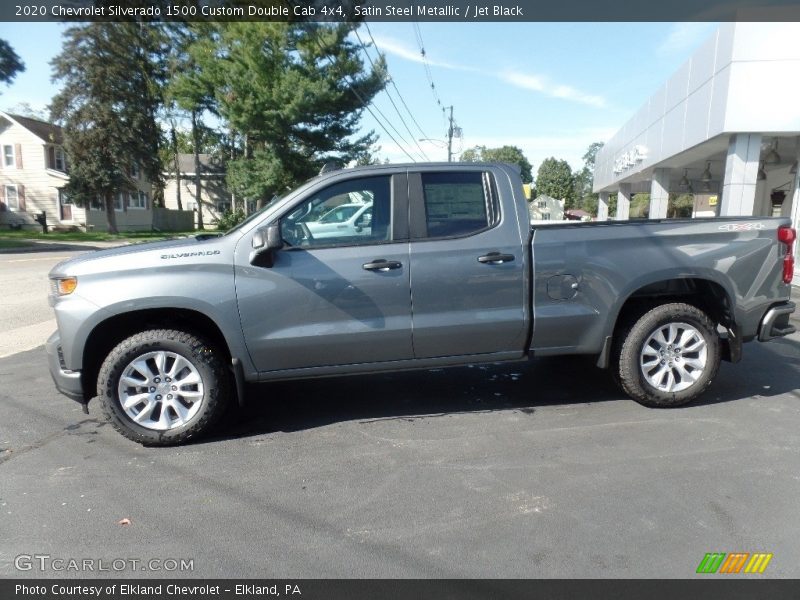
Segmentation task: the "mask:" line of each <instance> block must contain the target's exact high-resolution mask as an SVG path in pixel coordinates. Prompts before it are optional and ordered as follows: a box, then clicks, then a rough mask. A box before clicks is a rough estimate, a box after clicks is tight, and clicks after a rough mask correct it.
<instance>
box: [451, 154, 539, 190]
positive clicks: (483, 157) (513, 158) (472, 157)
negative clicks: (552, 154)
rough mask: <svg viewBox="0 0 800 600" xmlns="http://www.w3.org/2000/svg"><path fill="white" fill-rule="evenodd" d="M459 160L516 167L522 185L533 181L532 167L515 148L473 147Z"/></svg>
mask: <svg viewBox="0 0 800 600" xmlns="http://www.w3.org/2000/svg"><path fill="white" fill-rule="evenodd" d="M461 160H462V161H464V162H503V163H509V164H512V165H518V166H519V169H520V177H522V183H531V182H532V181H533V166H532V165H531V163H530V162H528V159H527V158H525V154H524V153H523V152H522V150H520V149H519V148H518V147H517V146H502V147H500V148H487V147H486V146H474V147H472V148H467V149H466V150H464V152H462V153H461Z"/></svg>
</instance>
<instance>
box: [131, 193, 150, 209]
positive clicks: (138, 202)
mask: <svg viewBox="0 0 800 600" xmlns="http://www.w3.org/2000/svg"><path fill="white" fill-rule="evenodd" d="M128 207H129V208H136V209H146V208H147V192H143V191H141V190H139V191H138V192H132V193H131V194H130V196H128Z"/></svg>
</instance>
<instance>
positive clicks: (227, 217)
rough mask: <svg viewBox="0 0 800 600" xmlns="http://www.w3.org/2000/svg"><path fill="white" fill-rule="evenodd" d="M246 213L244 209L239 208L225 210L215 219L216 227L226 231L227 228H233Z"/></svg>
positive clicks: (242, 219)
mask: <svg viewBox="0 0 800 600" xmlns="http://www.w3.org/2000/svg"><path fill="white" fill-rule="evenodd" d="M246 216H247V215H245V214H244V211H243V210H242V209H241V208H237V209H236V210H226V211H225V212H224V213H222V216H221V217H220V218H219V221H217V229H219V230H220V231H228V230H229V229H233V228H234V227H236V226H237V225H238V224H239V223H241V222H242V221H244V219H245V217H246Z"/></svg>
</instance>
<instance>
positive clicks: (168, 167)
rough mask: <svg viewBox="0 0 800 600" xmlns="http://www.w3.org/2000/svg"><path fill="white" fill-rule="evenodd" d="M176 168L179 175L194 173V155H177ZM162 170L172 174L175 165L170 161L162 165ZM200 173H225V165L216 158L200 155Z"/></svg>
mask: <svg viewBox="0 0 800 600" xmlns="http://www.w3.org/2000/svg"><path fill="white" fill-rule="evenodd" d="M178 168H179V169H180V171H181V173H182V174H184V175H187V174H189V173H192V174H193V173H194V154H182V153H179V154H178ZM164 170H165V171H167V172H168V173H174V171H175V163H174V162H172V161H171V160H169V161H167V163H166V164H165V165H164ZM200 172H201V173H216V174H220V175H221V174H223V173H225V165H223V164H222V161H220V160H219V158H217V157H216V156H214V155H212V154H200Z"/></svg>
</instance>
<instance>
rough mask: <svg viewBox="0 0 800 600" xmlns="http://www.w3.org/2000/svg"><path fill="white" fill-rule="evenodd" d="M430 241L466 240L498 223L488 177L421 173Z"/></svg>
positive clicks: (448, 173) (469, 174)
mask: <svg viewBox="0 0 800 600" xmlns="http://www.w3.org/2000/svg"><path fill="white" fill-rule="evenodd" d="M422 189H423V195H424V198H425V221H426V224H427V227H428V237H455V236H464V235H469V234H471V233H475V232H478V231H481V230H483V229H486V228H488V227H490V226H492V225H494V224H495V222H496V214H497V211H496V210H495V206H494V202H493V200H492V192H491V185H490V176H489V174H488V173H480V172H458V171H456V172H447V173H422Z"/></svg>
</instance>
